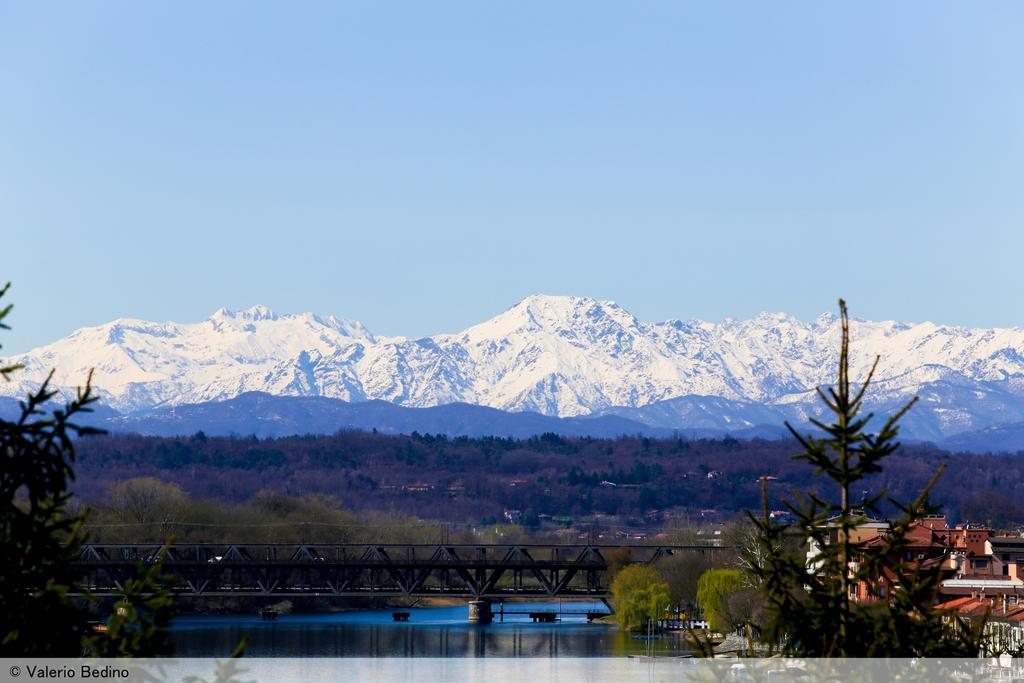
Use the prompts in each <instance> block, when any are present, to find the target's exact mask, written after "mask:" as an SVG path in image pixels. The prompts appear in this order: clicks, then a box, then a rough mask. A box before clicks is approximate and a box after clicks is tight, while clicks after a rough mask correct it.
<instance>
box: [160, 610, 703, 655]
mask: <svg viewBox="0 0 1024 683" xmlns="http://www.w3.org/2000/svg"><path fill="white" fill-rule="evenodd" d="M497 609H498V607H497V605H495V610H497ZM505 609H506V610H516V611H533V612H541V611H559V610H562V611H563V612H565V611H572V612H584V613H585V612H588V611H592V612H599V611H600V612H603V611H606V608H605V606H604V605H603V604H602V603H600V602H562V603H558V602H528V603H506V605H505ZM392 611H393V610H390V609H388V610H367V611H358V612H341V613H331V614H295V615H292V614H284V615H281V616H279V617H278V618H277V620H276V621H263V620H262V619H260V617H259V616H257V615H253V616H245V615H242V616H239V615H231V616H187V617H180V618H178V619H176V620H175V621H174V623H173V625H172V627H171V638H172V641H173V642H174V645H175V654H176V655H177V656H181V657H223V656H226V655H228V654H230V653H231V651H232V650H233V649H234V647H235V645H236V644H237V643H238V642H239V641H240V640H241V639H242V638H243V637H246V636H248V638H249V642H248V645H247V646H246V650H245V652H246V656H250V657H609V656H612V657H614V656H625V655H633V654H637V655H642V654H653V655H656V656H668V655H672V656H679V655H682V654H686V653H688V652H689V650H688V649H687V648H686V647H685V645H684V644H683V642H682V639H681V638H680V637H679V636H678V635H672V634H669V635H666V636H664V637H663V638H658V639H655V640H651V641H646V640H643V639H638V638H635V637H633V636H631V635H630V634H628V633H624V632H623V631H621V630H620V629H619V628H618V627H616V626H613V625H609V624H603V623H588V622H587V618H586V616H585V614H564V613H563V614H562V615H561V620H560V621H558V622H556V623H553V624H535V623H532V622H531V621H530V618H529V616H528V615H526V614H506V615H505V617H504V621H499V616H498V615H497V614H495V621H494V623H492V624H489V625H486V626H478V625H471V624H469V623H468V622H467V619H468V608H467V607H466V606H465V605H460V606H457V607H423V608H413V609H408V610H405V611H408V612H409V613H410V617H409V621H408V622H395V621H393V619H392Z"/></svg>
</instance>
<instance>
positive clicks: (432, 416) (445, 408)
mask: <svg viewBox="0 0 1024 683" xmlns="http://www.w3.org/2000/svg"><path fill="white" fill-rule="evenodd" d="M940 398H945V397H944V396H940ZM929 399H932V400H936V397H935V395H926V396H925V397H923V400H924V401H928V400H929ZM900 403H901V401H897V400H896V399H893V398H889V399H887V400H885V401H883V402H880V404H878V405H876V406H874V408H875V410H877V411H878V412H879V414H887V413H889V412H891V411H892V410H895V409H896V408H897V407H898V405H899V404H900ZM890 404H891V405H890ZM922 407H923V406H922ZM94 409H95V410H94V412H93V413H90V414H87V415H82V416H80V417H79V419H77V420H76V422H77V423H78V424H81V425H90V426H95V427H99V428H102V429H107V430H109V431H112V432H123V433H127V432H130V433H136V434H144V435H152V436H177V435H187V434H194V433H195V432H198V431H203V432H205V433H206V434H208V435H211V436H215V435H218V436H230V435H236V436H251V435H254V436H258V437H261V438H264V437H281V436H293V435H297V434H299V435H301V434H333V433H335V432H337V431H340V430H346V429H356V430H362V431H371V430H374V429H376V430H377V431H379V432H382V433H384V434H410V433H412V432H420V433H421V434H428V433H429V434H447V435H449V436H452V437H455V436H473V437H476V436H501V437H508V436H511V437H515V438H528V437H531V436H536V435H539V434H543V433H545V432H551V433H555V434H559V435H562V436H577V437H582V436H589V437H594V438H614V437H617V436H622V435H636V434H640V435H643V436H650V437H661V438H668V437H673V436H682V437H685V438H691V439H697V438H722V437H725V436H730V437H732V438H736V439H784V438H789V432H788V430H787V429H786V427H785V426H784V424H783V423H784V422H785V421H786V420H789V421H790V422H791V423H792V424H794V425H796V426H797V427H798V428H799V429H801V430H806V429H807V428H808V427H809V425H808V423H807V421H806V417H807V415H805V414H801V413H800V412H798V411H797V410H794V409H790V410H785V409H783V408H781V407H780V406H762V405H758V404H754V403H749V402H745V401H731V400H729V399H723V398H720V397H715V396H683V397H681V398H675V399H670V400H667V401H659V402H657V403H652V404H650V405H647V406H642V407H640V408H611V409H609V410H607V411H605V413H603V414H601V415H594V416H586V417H568V418H558V417H550V416H547V415H541V414H540V413H534V412H508V411H503V410H498V409H496V408H488V407H486V406H475V405H471V404H468V403H450V404H447V405H441V406H434V407H430V408H408V407H404V406H399V405H396V404H394V403H389V402H387V401H362V402H355V403H350V402H348V401H343V400H340V399H333V398H325V397H321V396H272V395H270V394H267V393H263V392H247V393H244V394H240V395H238V396H236V397H234V398H231V399H227V400H224V401H209V402H206V403H197V404H189V405H176V406H168V407H164V408H154V409H150V410H147V411H143V412H139V413H134V414H131V415H121V414H119V413H117V412H115V411H113V410H111V409H110V408H108V407H106V406H104V405H96V406H94ZM915 410H916V409H915ZM917 412H918V414H917V415H915V414H914V413H915V411H911V413H910V414H908V415H907V417H906V418H905V419H904V422H906V425H905V430H904V432H903V440H904V441H906V442H908V443H910V442H921V441H928V442H931V443H934V444H935V445H937V446H939V447H941V448H943V449H946V450H951V451H965V452H1018V451H1024V422H1008V423H1006V424H999V425H995V426H991V427H986V428H984V429H978V430H967V431H963V432H960V433H957V434H955V435H952V436H947V437H944V438H942V437H941V436H940V430H939V429H938V428H937V427H936V426H935V425H934V421H935V416H936V415H937V414H939V413H937V412H936V411H929V410H920V411H917ZM19 414H20V409H19V406H18V402H17V401H16V400H14V399H11V398H5V397H0V418H2V419H6V420H11V419H14V418H16V417H17V416H18V415H19Z"/></svg>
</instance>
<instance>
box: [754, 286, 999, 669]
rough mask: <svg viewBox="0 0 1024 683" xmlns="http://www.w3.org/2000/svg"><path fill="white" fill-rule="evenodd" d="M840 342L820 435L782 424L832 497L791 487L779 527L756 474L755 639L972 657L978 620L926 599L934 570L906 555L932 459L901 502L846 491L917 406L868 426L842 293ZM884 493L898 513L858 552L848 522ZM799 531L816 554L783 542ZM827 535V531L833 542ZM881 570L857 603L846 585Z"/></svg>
mask: <svg viewBox="0 0 1024 683" xmlns="http://www.w3.org/2000/svg"><path fill="white" fill-rule="evenodd" d="M839 310H840V319H841V335H842V337H841V342H840V349H839V366H838V377H837V382H836V385H835V386H833V387H829V388H827V390H823V389H821V388H819V389H818V396H819V397H820V399H821V400H822V402H823V403H824V404H825V406H826V407H827V409H828V413H826V414H830V418H831V421H824V420H816V419H812V420H810V422H811V424H812V425H814V427H816V428H817V429H818V430H819V432H820V435H819V436H814V435H810V434H801V433H800V432H798V431H797V430H796V429H795V428H793V427H792V426H791V425H789V424H788V423H787V427H788V428H789V430H790V432H791V433H792V434H793V436H794V437H795V438H796V439H797V441H798V442H799V443H800V445H801V446H802V447H803V452H802V453H800V454H798V455H796V456H794V457H795V459H797V460H802V461H804V462H806V463H808V464H809V465H810V466H813V467H814V468H815V472H816V473H817V474H820V475H821V476H823V477H824V478H825V479H826V480H827V481H828V482H830V484H831V485H832V486H833V490H834V491H835V494H836V495H835V498H833V499H832V500H833V501H834V500H838V503H835V502H828V501H826V500H824V498H823V497H819V496H818V495H816V494H814V493H805V494H801V493H797V494H795V497H794V500H792V501H789V502H787V503H786V506H787V507H788V508H789V510H790V512H791V513H792V515H793V517H794V519H795V522H794V523H793V524H789V525H780V524H777V523H775V522H773V521H772V520H770V519H769V516H768V503H767V490H766V487H767V480H763V482H764V483H763V486H764V487H765V488H764V489H763V501H764V506H763V509H762V511H761V512H762V513H761V515H755V514H751V515H750V516H751V519H752V520H753V522H754V524H755V525H756V526H757V535H756V543H755V545H754V548H755V551H756V552H757V553H758V554H759V557H758V558H757V559H758V561H757V562H750V563H749V565H748V566H749V571H751V572H752V573H753V575H754V578H755V579H756V581H757V582H758V583H759V584H760V585H761V586H762V590H763V591H764V600H765V602H764V613H765V615H766V616H765V618H764V622H763V623H762V625H761V626H762V628H761V637H762V639H763V640H764V641H765V643H766V644H768V645H769V646H770V647H772V648H775V649H778V650H780V651H782V652H783V653H786V654H790V655H798V656H810V657H921V656H944V657H974V656H977V653H978V651H979V648H980V646H981V625H976V626H973V627H972V626H971V625H970V624H968V623H967V622H965V621H962V620H960V619H959V618H958V617H957V616H955V615H949V614H943V613H942V612H940V611H939V610H937V609H936V608H935V604H936V602H937V599H938V596H939V588H940V581H941V575H940V571H941V570H940V568H939V567H938V566H928V567H924V566H922V565H921V564H920V563H912V562H911V563H908V562H906V561H905V558H906V556H907V555H906V554H907V550H908V549H909V548H910V547H911V544H912V541H911V539H910V538H909V536H908V534H909V532H910V531H911V529H912V528H913V527H914V526H915V524H917V523H918V522H920V521H921V520H922V519H923V518H924V517H925V516H927V515H929V514H931V513H933V512H935V510H936V508H935V506H933V505H931V504H930V503H929V500H928V495H929V492H930V490H931V488H932V486H933V485H934V483H935V481H936V480H937V479H938V477H939V475H940V474H941V468H940V469H939V471H938V472H936V474H935V476H934V477H933V478H932V481H931V482H930V483H929V484H928V485H927V486H926V487H925V489H924V490H923V491H922V492H921V493H920V495H919V496H918V497H917V498H916V499H914V500H913V501H911V502H909V503H901V502H899V501H896V500H893V499H892V498H890V497H888V496H887V495H886V494H885V493H884V492H882V493H880V494H878V495H876V496H874V497H871V498H868V499H866V500H864V501H863V502H862V503H859V504H858V505H857V507H854V506H852V505H851V501H850V491H851V490H856V489H855V488H854V487H856V486H857V485H858V483H859V482H861V481H862V480H863V479H865V478H866V477H868V476H869V475H872V474H875V473H878V472H881V471H882V465H883V462H884V460H885V458H886V457H888V456H889V455H891V454H892V453H894V452H895V451H896V450H897V449H898V448H899V446H900V444H899V441H898V440H897V436H898V433H899V420H900V418H902V417H903V416H904V415H905V414H906V412H907V411H908V410H910V408H911V407H912V406H913V405H914V403H915V402H916V401H917V399H916V398H915V399H913V400H911V401H910V402H909V403H907V404H906V405H905V406H903V408H901V409H900V410H898V411H896V413H895V414H893V415H892V416H891V417H889V418H888V419H887V420H885V422H884V423H883V424H882V426H881V429H880V430H879V431H878V432H877V433H871V432H869V431H868V423H869V421H870V420H871V419H872V415H871V414H866V413H865V412H864V410H863V407H864V397H865V394H866V392H867V390H868V387H869V385H870V384H871V380H872V378H873V377H874V374H875V370H876V368H877V367H878V362H879V359H878V358H875V361H874V363H873V365H872V367H871V370H870V371H869V372H868V375H867V377H866V378H865V380H864V381H863V383H861V384H860V386H859V387H855V386H854V385H853V384H852V383H851V381H850V374H849V366H850V324H849V315H848V313H847V309H846V303H845V302H844V301H843V300H840V301H839ZM883 500H884V501H888V503H889V504H890V505H891V506H893V507H894V508H895V509H897V510H898V511H899V517H898V519H896V520H894V521H893V523H892V528H891V530H890V531H889V532H888V533H887V534H886V535H884V536H883V539H882V543H881V546H880V547H875V548H873V549H872V550H871V551H870V552H868V551H866V550H865V549H864V548H863V547H862V546H861V545H860V544H859V543H857V542H856V540H854V539H855V537H853V538H851V532H852V531H853V530H854V529H856V528H857V527H858V526H859V525H860V524H863V523H864V521H865V517H866V516H867V515H876V516H880V515H881V511H880V504H881V503H882V502H883ZM794 538H796V539H799V540H800V541H801V542H802V545H803V548H804V549H806V548H807V547H808V546H807V543H808V542H810V543H811V547H813V548H815V549H816V550H817V551H818V552H817V555H816V556H815V557H813V558H812V559H810V560H809V559H808V558H807V556H806V554H804V553H803V552H793V551H792V540H793V539H794ZM833 539H834V540H833ZM880 576H884V577H886V578H887V579H888V581H889V582H890V585H891V590H889V591H887V592H886V594H885V595H884V596H876V599H874V600H872V601H857V600H855V599H854V598H853V597H852V596H851V586H856V585H858V584H859V582H862V581H864V582H867V583H868V584H871V583H872V582H873V581H874V580H875V579H876V578H877V577H880Z"/></svg>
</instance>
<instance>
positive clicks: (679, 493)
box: [75, 432, 1024, 525]
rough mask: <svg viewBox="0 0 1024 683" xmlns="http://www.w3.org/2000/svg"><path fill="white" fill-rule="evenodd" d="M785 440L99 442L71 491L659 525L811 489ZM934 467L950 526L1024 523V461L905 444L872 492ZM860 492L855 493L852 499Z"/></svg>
mask: <svg viewBox="0 0 1024 683" xmlns="http://www.w3.org/2000/svg"><path fill="white" fill-rule="evenodd" d="M796 450H797V449H796V448H795V444H794V442H792V441H788V440H778V441H763V440H753V441H740V440H735V439H730V438H726V439H719V440H712V439H703V440H685V439H664V440H659V439H648V438H639V437H637V438H619V439H588V438H580V439H571V438H563V437H559V436H555V435H544V436H541V437H536V438H531V439H525V440H516V439H502V438H480V439H470V438H464V437H463V438H456V439H449V438H447V437H445V436H432V435H419V434H415V433H414V434H413V435H411V436H390V435H382V434H374V433H367V432H344V433H339V434H337V435H334V436H323V437H291V438H282V439H264V440H258V439H255V438H220V437H218V438H208V437H206V436H205V435H203V434H202V433H199V434H196V435H194V436H192V437H187V438H159V437H139V436H122V435H112V436H101V437H91V438H88V439H85V440H83V442H82V443H81V449H80V458H79V466H78V468H77V475H78V478H77V481H76V484H75V486H76V490H77V493H78V494H79V496H80V497H81V498H83V499H85V500H87V501H88V500H93V501H96V500H100V499H102V497H103V496H104V495H105V493H106V492H107V491H108V490H109V488H110V487H111V486H112V485H113V484H115V483H117V482H119V481H123V480H126V479H130V478H135V477H155V478H157V479H160V480H163V481H165V482H169V483H174V484H177V485H178V486H180V487H181V488H182V489H183V490H184V491H185V492H187V493H188V494H189V495H190V496H192V497H194V498H210V499H213V498H216V499H220V500H226V501H236V502H240V501H245V500H249V499H250V498H252V497H253V496H254V495H255V494H257V493H258V492H260V491H267V490H271V491H277V492H281V493H285V494H289V495H293V496H308V495H312V494H323V495H327V496H330V497H332V498H334V499H336V501H337V504H338V506H339V507H340V508H342V509H346V510H350V511H354V512H366V511H375V510H380V511H394V512H399V513H403V514H410V515H416V516H419V517H422V518H431V519H441V520H447V521H452V522H472V523H478V522H480V521H500V520H502V519H503V518H504V517H505V512H506V511H512V510H516V511H520V513H521V514H522V516H523V518H524V519H527V520H534V519H536V518H537V516H542V515H551V516H557V517H572V518H574V519H576V520H579V519H583V518H593V516H595V515H597V516H600V515H617V516H620V517H622V518H628V519H632V520H646V521H649V522H655V521H657V520H664V519H665V518H666V517H667V516H670V515H672V514H684V513H685V514H699V513H700V511H702V510H703V511H708V510H714V511H716V512H717V513H718V514H720V515H724V516H729V515H731V514H733V513H737V512H739V511H742V510H744V509H758V508H760V484H759V481H758V478H759V477H761V476H764V475H770V476H773V477H777V478H778V479H777V480H776V481H773V482H772V485H771V486H770V493H771V498H772V502H771V504H772V506H773V507H776V506H779V505H780V502H779V499H780V498H782V497H784V496H786V495H787V494H788V493H790V491H791V490H792V489H794V488H798V489H802V490H815V488H816V486H817V483H816V482H815V481H814V478H813V477H812V475H811V473H810V472H809V470H808V469H807V468H806V467H801V466H800V465H799V464H797V463H795V462H793V461H792V460H791V456H792V454H793V453H794V452H796ZM940 464H945V465H946V471H945V474H944V475H943V476H942V477H941V479H940V480H939V483H938V485H937V487H936V489H935V495H934V499H935V501H936V502H937V503H940V504H942V505H943V506H944V507H945V510H946V512H947V513H948V514H949V515H950V516H951V517H952V518H953V519H954V520H958V521H963V520H969V521H974V522H986V521H987V522H992V523H996V524H1001V525H1012V524H1014V523H1017V522H1024V509H1022V506H1021V504H1020V503H1018V502H1017V501H1024V458H1021V457H1019V456H1013V455H973V454H950V453H946V452H943V451H938V450H932V449H929V448H925V447H919V446H910V447H905V448H903V449H902V450H901V452H899V453H898V454H896V455H895V456H893V458H892V460H891V462H890V465H889V466H888V467H886V469H885V472H884V473H883V474H881V475H878V476H876V478H875V479H873V480H871V481H870V483H869V485H868V489H869V490H868V491H867V492H868V493H872V494H873V493H877V492H879V491H880V490H882V489H883V488H884V489H887V490H888V491H889V492H890V493H891V494H892V495H894V496H895V497H897V498H899V499H902V500H905V499H908V498H910V497H913V495H915V494H916V493H917V492H918V491H919V490H920V489H921V488H922V487H923V486H924V485H925V484H926V483H927V481H928V479H929V478H930V477H931V476H932V475H933V474H934V472H935V470H936V469H937V468H938V467H939V465H940ZM859 494H860V492H858V495H859Z"/></svg>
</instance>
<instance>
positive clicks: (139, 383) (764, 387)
mask: <svg viewBox="0 0 1024 683" xmlns="http://www.w3.org/2000/svg"><path fill="white" fill-rule="evenodd" d="M838 335H839V321H838V318H837V317H836V316H834V315H822V316H820V317H819V318H817V319H816V320H814V321H812V322H809V323H807V322H803V321H800V320H798V319H796V318H793V317H791V316H788V315H785V314H781V313H762V314H761V315H759V316H757V317H756V318H753V319H751V320H731V319H729V320H726V321H724V322H722V323H710V322H702V321H699V320H668V321H665V322H655V323H650V322H642V321H640V320H638V319H637V318H636V317H634V316H633V315H631V314H630V313H629V312H628V311H626V310H625V309H623V308H622V307H620V306H618V305H617V304H615V303H614V302H611V301H598V300H595V299H591V298H586V297H571V296H531V297H529V298H527V299H524V300H523V301H521V302H519V303H518V304H516V305H515V306H513V307H512V308H509V309H508V310H506V311H504V312H503V313H501V314H499V315H498V316H496V317H494V318H492V319H491V320H488V321H487V322H484V323H481V324H479V325H475V326H473V327H470V328H469V329H467V330H464V331H462V332H458V333H455V334H439V335H434V336H432V337H424V338H420V339H407V338H401V337H377V336H374V335H373V334H372V333H371V332H370V331H369V330H367V329H366V328H365V327H364V326H363V325H362V324H360V323H358V322H355V321H351V320H345V319H341V318H335V317H323V316H317V315H313V314H311V313H303V314H296V315H278V314H276V313H274V312H273V311H271V310H269V309H267V308H266V307H263V306H255V307H253V308H250V309H246V310H242V311H229V310H227V309H221V310H219V311H217V312H216V313H214V314H213V315H212V316H210V317H209V318H208V319H206V320H204V321H202V322H198V323H172V322H168V323H153V322H145V321H141V320H129V319H121V320H115V321H113V322H110V323H107V324H104V325H100V326H97V327H88V328H83V329H80V330H78V331H76V332H74V333H73V334H71V335H69V336H68V337H66V338H64V339H61V340H59V341H56V342H54V343H52V344H49V345H47V346H43V347H40V348H37V349H33V350H32V351H30V352H28V353H26V354H23V355H21V356H18V357H14V358H11V359H9V360H13V361H14V362H17V363H22V364H24V365H25V369H24V370H22V371H21V372H19V373H17V374H16V375H15V377H14V380H15V381H12V382H8V383H0V395H3V396H20V395H24V394H25V392H26V391H28V390H29V389H32V388H34V387H36V386H38V384H39V382H40V381H42V379H43V378H44V377H45V376H46V374H47V373H48V372H49V370H50V369H51V368H55V369H56V374H55V380H54V381H55V383H56V385H57V386H58V387H61V388H65V389H68V390H71V389H72V388H73V387H75V386H77V385H79V384H81V383H82V381H83V380H84V378H85V376H86V373H87V371H88V370H89V369H90V368H95V375H94V384H95V385H96V386H97V387H98V388H99V391H100V394H101V395H102V397H103V400H104V402H105V403H106V404H107V405H108V406H109V407H111V408H113V409H114V410H117V411H119V412H121V413H138V412H140V411H146V410H150V409H153V408H157V407H161V406H173V405H180V404H196V403H204V402H209V401H218V400H225V399H230V398H233V397H236V396H238V395H240V394H242V393H245V392H250V391H262V392H266V393H269V394H273V395H278V396H323V397H329V398H339V399H344V400H346V401H351V402H359V401H366V400H371V399H382V400H385V401H389V402H391V403H395V404H398V405H401V406H407V407H426V406H437V405H443V404H449V403H455V402H465V403H470V404H476V405H481V406H489V407H493V408H499V409H502V410H506V411H533V412H538V413H541V414H544V415H547V416H557V417H575V416H588V415H601V414H615V415H620V416H623V417H627V418H629V419H632V420H635V421H637V422H640V423H643V424H647V425H651V426H658V427H670V428H690V427H693V428H696V427H707V428H719V429H726V430H729V429H733V428H735V429H744V428H748V427H752V426H754V425H756V424H764V423H773V422H780V421H781V420H782V419H794V418H800V417H803V416H806V415H807V414H809V413H813V412H815V411H816V410H817V406H816V400H815V397H814V394H813V390H814V388H815V387H816V386H819V385H825V384H828V383H829V382H830V381H831V380H832V378H833V375H834V372H835V364H836V361H837V349H836V343H837V339H838ZM852 335H853V353H854V355H853V371H854V374H855V376H863V375H864V374H865V373H866V372H867V369H868V368H869V366H870V364H871V362H872V360H873V359H874V357H875V355H876V354H879V355H881V357H882V361H881V364H880V366H879V373H878V375H877V380H878V383H877V385H876V387H875V391H874V392H873V394H872V396H873V398H872V402H873V404H874V405H876V406H878V407H880V408H885V407H887V406H890V405H895V404H896V403H898V402H900V401H904V400H906V399H907V398H908V397H909V396H912V395H915V394H916V395H920V396H921V398H922V407H921V408H920V409H915V411H914V415H913V419H912V420H911V421H910V422H911V423H912V424H910V423H908V427H909V428H910V430H911V431H912V432H913V435H914V436H917V437H918V438H928V439H938V438H942V437H945V436H949V435H952V434H957V433H960V432H966V431H969V430H976V429H983V428H987V427H991V426H993V425H997V424H1005V423H1012V422H1019V421H1024V330H1022V329H1018V328H1012V329H968V328H962V327H955V326H949V325H936V324H933V323H917V324H909V323H900V322H892V321H885V322H868V321H859V320H855V321H853V323H852Z"/></svg>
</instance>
